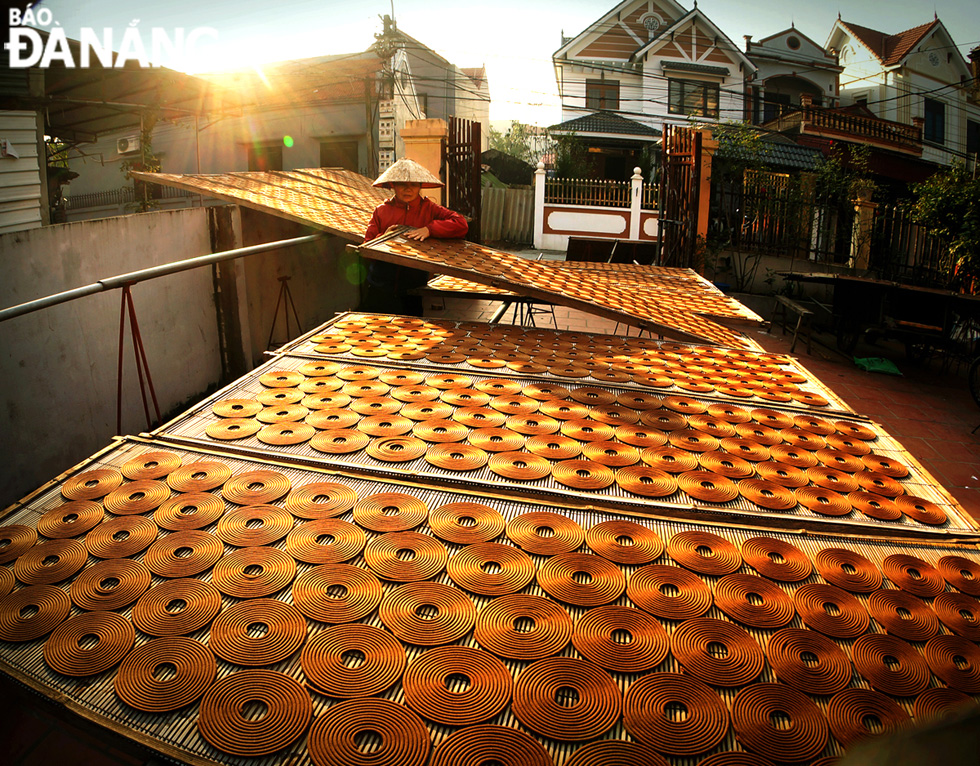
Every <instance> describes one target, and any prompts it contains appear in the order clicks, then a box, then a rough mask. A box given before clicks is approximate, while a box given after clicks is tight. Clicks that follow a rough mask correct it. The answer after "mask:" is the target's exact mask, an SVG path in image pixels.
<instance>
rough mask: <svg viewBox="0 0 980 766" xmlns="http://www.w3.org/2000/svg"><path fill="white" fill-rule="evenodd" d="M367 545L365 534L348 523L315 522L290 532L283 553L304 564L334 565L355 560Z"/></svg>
mask: <svg viewBox="0 0 980 766" xmlns="http://www.w3.org/2000/svg"><path fill="white" fill-rule="evenodd" d="M321 540H322V542H321ZM366 543H367V535H365V534H364V532H363V531H362V530H361V529H360V528H359V527H356V526H355V525H353V524H351V523H350V522H347V521H341V520H340V519H317V520H315V521H311V522H309V523H307V524H302V525H300V526H298V527H296V528H295V529H293V531H292V532H290V533H289V535H288V536H287V537H286V545H285V550H286V553H288V554H289V555H290V556H292V557H293V558H294V559H296V560H297V561H302V562H304V563H306V564H336V563H339V562H341V561H347V560H349V559H352V558H354V556H356V555H357V554H358V553H360V552H361V549H362V548H364V545H365V544H366Z"/></svg>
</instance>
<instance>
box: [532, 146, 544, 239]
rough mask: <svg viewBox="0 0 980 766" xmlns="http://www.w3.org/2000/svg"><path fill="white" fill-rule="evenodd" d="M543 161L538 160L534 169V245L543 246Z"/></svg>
mask: <svg viewBox="0 0 980 766" xmlns="http://www.w3.org/2000/svg"><path fill="white" fill-rule="evenodd" d="M545 176H546V174H545V172H544V163H543V162H538V169H537V170H535V171H534V231H533V232H532V236H533V237H534V246H535V247H538V248H543V247H544V245H543V244H542V242H543V241H544V180H545Z"/></svg>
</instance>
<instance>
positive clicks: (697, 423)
mask: <svg viewBox="0 0 980 766" xmlns="http://www.w3.org/2000/svg"><path fill="white" fill-rule="evenodd" d="M687 422H688V424H689V425H690V427H691V428H693V429H694V430H695V431H700V432H702V433H706V434H709V435H711V436H714V437H715V438H716V439H723V438H726V437H729V436H735V426H733V425H732V424H731V423H729V422H728V421H727V420H723V419H721V418H716V417H714V416H713V415H710V414H705V413H702V414H700V415H691V417H689V418H688V419H687Z"/></svg>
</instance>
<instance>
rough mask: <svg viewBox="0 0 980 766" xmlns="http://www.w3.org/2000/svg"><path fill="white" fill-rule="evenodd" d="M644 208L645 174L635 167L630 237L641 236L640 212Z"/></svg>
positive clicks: (632, 182)
mask: <svg viewBox="0 0 980 766" xmlns="http://www.w3.org/2000/svg"><path fill="white" fill-rule="evenodd" d="M642 209H643V175H642V174H641V173H640V169H639V168H633V176H632V177H631V178H630V239H632V240H637V239H639V238H640V212H641V210H642Z"/></svg>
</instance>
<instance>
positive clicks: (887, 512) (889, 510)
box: [847, 491, 902, 521]
mask: <svg viewBox="0 0 980 766" xmlns="http://www.w3.org/2000/svg"><path fill="white" fill-rule="evenodd" d="M847 501H848V502H849V503H850V504H851V506H852V507H853V508H854V509H855V510H856V511H859V512H861V513H863V514H864V515H865V516H870V517H871V518H872V519H879V520H881V521H896V520H897V519H900V518H902V512H901V511H900V510H898V506H897V505H895V502H894V501H893V500H890V499H889V498H887V497H884V496H883V495H876V494H874V493H873V492H860V491H858V492H850V493H848V495H847Z"/></svg>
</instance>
